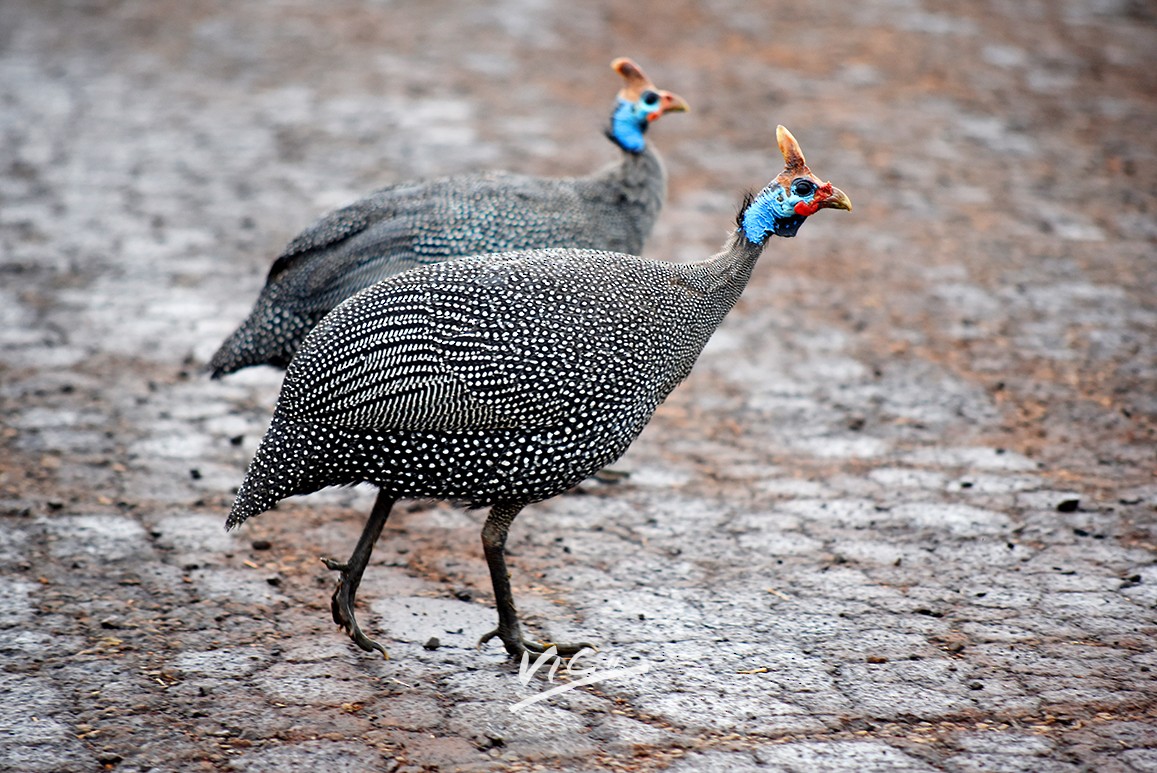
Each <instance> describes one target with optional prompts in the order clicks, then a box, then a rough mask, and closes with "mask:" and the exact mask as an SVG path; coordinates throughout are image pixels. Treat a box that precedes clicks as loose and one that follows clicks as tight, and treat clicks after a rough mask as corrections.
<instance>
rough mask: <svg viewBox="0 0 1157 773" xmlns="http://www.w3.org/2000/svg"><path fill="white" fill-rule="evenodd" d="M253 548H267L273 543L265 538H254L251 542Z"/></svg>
mask: <svg viewBox="0 0 1157 773" xmlns="http://www.w3.org/2000/svg"><path fill="white" fill-rule="evenodd" d="M250 544H252V545H253V549H254V550H269V549H270V548H272V547H273V543H272V542H270V541H269V540H267V539H255V540H253V542H252V543H250Z"/></svg>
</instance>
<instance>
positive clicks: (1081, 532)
mask: <svg viewBox="0 0 1157 773" xmlns="http://www.w3.org/2000/svg"><path fill="white" fill-rule="evenodd" d="M1073 534H1076V535H1077V536H1078V537H1087V536H1089V533H1088V532H1087V531H1085V530H1084V529H1077V528H1075V527H1074V528H1073Z"/></svg>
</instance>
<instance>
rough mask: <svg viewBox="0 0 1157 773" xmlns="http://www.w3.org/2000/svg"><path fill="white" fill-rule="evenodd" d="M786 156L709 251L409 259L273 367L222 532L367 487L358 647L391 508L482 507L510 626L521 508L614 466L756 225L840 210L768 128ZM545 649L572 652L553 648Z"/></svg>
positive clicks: (740, 263)
mask: <svg viewBox="0 0 1157 773" xmlns="http://www.w3.org/2000/svg"><path fill="white" fill-rule="evenodd" d="M777 137H778V140H779V147H780V150H781V151H782V153H783V156H784V160H785V161H786V169H785V170H784V171H783V172H782V173H781V174H780V175H779V176H777V177H776V179H775V180H773V181H772V182H771V183H770V184H769V185H768V186H767V187H766V188H764V189H763V191H761V192H760V193H759V194H758V195H757V196H754V197H752V196H748V197H747V199H746V200H745V201H744V204H743V207H742V208H741V210H740V212H739V216H738V218H737V224H738V228H737V229H736V231H735V233H734V234H733V235H732V236H731V238H730V240H729V241H728V243H727V245H726V247H725V249H724V250H723V252H721V253H719V254H717V255H715V256H714V257H712V258H710V259H708V260H705V261H702V262H699V263H691V264H685V265H677V264H673V263H666V262H661V261H652V260H644V259H643V258H639V257H635V256H631V255H622V254H614V253H609V252H598V251H591V250H578V249H550V250H532V251H523V252H507V253H502V254H497V255H482V256H475V257H468V258H462V259H460V260H454V261H449V262H445V263H440V264H434V265H430V266H424V267H422V268H418V269H415V270H413V271H409V272H407V273H405V274H401V275H398V276H394V277H391V278H389V279H386V280H384V281H382V282H380V283H378V284H377V285H375V286H374V287H372V288H370V289H368V290H365V291H364V292H361V293H359V294H358V295H356V296H355V297H353V298H351V299H350V300H348V301H347V302H345V303H343V304H342V305H341V306H339V307H338V308H337V309H335V310H334V311H333V312H332V313H331V314H329V315H328V316H327V317H326V318H325V319H324V320H322V321H321V323H320V324H318V325H317V327H316V328H315V329H314V330H313V332H312V333H310V335H309V336H308V337H307V338H306V340H305V342H304V343H303V344H302V346H301V348H300V350H299V351H298V353H297V356H296V357H295V358H294V359H293V362H292V363H291V364H290V366H289V370H288V372H287V373H286V376H285V381H284V383H283V385H282V389H281V396H280V398H279V400H278V403H277V408H276V410H275V411H274V415H273V420H272V422H271V424H270V426H269V430H268V431H267V432H266V434H265V437H264V439H263V440H262V441H261V445H260V446H259V447H258V449H257V453H256V455H255V456H254V458H253V461H252V462H251V463H250V465H249V471H248V473H247V474H246V477H245V480H244V482H243V483H242V484H241V487H240V489H239V490H238V492H237V498H236V501H235V502H234V503H233V509H232V512H231V513H230V515H229V519H228V522H227V527H229V528H232V527H236V526H238V525H240V524H241V523H242V522H243V521H245V519H247V518H249V517H251V516H254V515H257V514H259V513H262V512H264V511H265V510H268V509H269V508H270V507H272V506H273V505H274V504H275V503H276V502H278V501H279V500H281V499H283V498H285V497H287V496H290V495H293V494H306V493H309V492H311V491H316V490H318V489H320V488H323V487H325V486H336V485H349V484H354V483H359V482H369V483H373V484H375V485H377V486H378V487H379V488H380V492H379V494H378V498H377V501H376V502H375V504H374V508H373V512H372V513H371V515H370V518H369V520H368V522H367V523H366V526H365V530H364V531H363V533H362V536H361V538H360V540H359V541H358V545H357V547H356V549H355V550H354V552H353V554H352V555H351V556H350V559H349V561H347V562H345V563H339V562H337V561H327V565H328V566H329V567H330V568H331V569H334V570H337V571H340V572H341V579H340V580H339V581H338V586H337V589H336V590H335V591H334V594H333V601H332V611H333V617H334V620H335V621H336V622H337V623H338V624H339V625H341V626H343V627H344V628H345V629H346V631H347V632H348V633H349V635H350V637H351V638H352V639H353V640H354V641H355V642H356V643H357V644H358V645H359V646H361V647H362V648H363V649H365V650H367V651H369V650H375V649H376V650H379V651H381V652H382V653H385V649H383V648H382V646H381V645H380V644H378V643H377V642H375V641H372V640H371V639H369V638H368V637H367V636H365V634H363V633H362V631H361V628H360V627H359V626H358V623H357V620H356V618H355V616H354V597H355V594H356V592H357V587H358V584H359V582H360V581H361V577H362V573H363V572H364V570H365V567H366V564H367V562H368V561H369V557H370V553H371V551H372V550H373V546H374V542H375V541H376V540H377V538H378V535H379V534H380V533H381V530H382V527H383V525H384V524H385V521H386V518H387V516H388V515H389V512H390V509H391V507H392V506H393V503H394V502H395V501H396V500H397V499H399V498H403V497H415V498H435V499H448V500H453V501H459V502H464V503H465V504H466V505H468V506H469V507H483V506H491V507H492V509H491V512H490V515H489V517H488V518H487V519H486V524H485V526H484V527H483V529H482V544H483V547H484V550H485V554H486V561H487V564H488V566H489V569H490V576H491V581H492V582H493V585H494V595H495V602H496V605H497V607H498V627H497V629H496V630H494V631H492V632H490V633H488V634H486V636H484V637H482V642H485V641H487V640H489V639H490V638H492V637H493V636H498V637H499V638H500V639H501V640H502V643H503V644H504V645H505V647H506V650H507V652H509V653H510V654H511V656H514V657H518V656H520V655H521V654H522V653H524V652H526V651H527V650H531V651H536V652H541V651H543V647H542V645H539V644H536V643H534V642H529V641H525V640H524V639H523V637H522V632H521V627H520V625H519V622H518V616H517V613H516V612H515V608H514V600H513V597H512V595H511V592H510V580H509V576H508V574H507V571H506V562H505V557H504V554H503V551H504V547H505V543H506V534H507V530H508V529H509V527H510V524H511V522H512V521H513V520H514V518H515V516H516V515H517V514H518V512H519V511H520V510H521V509H522V508H523V507H524V506H525V505H527V504H530V503H532V502H538V501H541V500H543V499H547V498H548V497H552V496H555V495H556V494H559V493H561V492H562V491H564V490H566V489H567V488H569V487H571V486H574V485H575V484H577V483H578V482H580V481H581V480H583V479H584V478H586V477H587V476H588V475H590V474H591V473H593V472H594V471H596V470H598V469H600V468H601V467H603V466H604V465H606V464H609V463H611V462H613V461H614V460H615V459H617V458H618V457H619V456H620V455H621V454H622V453H623V452H624V451H626V449H627V446H629V445H630V444H631V442H632V441H633V440H634V439H635V437H636V436H638V434H639V432H641V431H642V429H643V427H644V426H645V425H646V423H647V422H648V421H649V420H650V418H651V415H652V414H653V413H654V411H655V409H656V408H657V407H658V405H659V403H661V402H662V401H663V399H664V398H665V397H666V396H667V395H668V394H669V393H670V392H671V390H672V389H674V388H675V386H676V385H677V384H679V382H681V381H682V380H683V379H684V378H685V377H686V376H687V374H688V373H689V372H690V370H691V367H692V365H694V363H695V360H696V358H697V357H698V356H699V352H700V351H701V350H702V349H703V346H704V345H705V344H706V343H707V339H708V338H709V337H710V336H711V334H712V333H713V332H714V330H715V329H716V327H718V325H719V323H720V322H721V321H722V320H723V317H724V315H726V314H727V312H728V311H729V310H730V309H731V307H732V306H733V305H734V304H735V302H736V301H737V300H738V298H739V295H740V293H741V292H742V291H743V288H744V287H745V286H746V284H747V281H748V279H749V277H750V276H751V271H752V269H753V268H754V267H755V263H756V260H757V259H758V258H759V255H760V253H762V252H763V248H764V244H765V242H766V240H767V238H768V236H769V235H773V234H774V235H777V236H794V235H795V233H796V230H797V229H798V228H799V226H800V224H801V223H803V221H804V219H805V218H807V217H808V216H809V215H812V214H814V213H815V212H817V211H818V210H820V209H823V208H834V209H847V210H850V209H851V202H850V201H849V200H848V197H847V196H846V195H844V193H843V192H842V191H840V190H839V189H837V188H833V187H832V185H831V183H825V182H822V181H821V180H819V179H818V178H817V177H815V176H814V175H813V174H812V173H811V171H810V170H809V169H808V167H807V165H806V164H805V162H804V157H803V154H802V153H801V152H800V149H799V146H798V144H797V143H796V141H795V139H794V138H793V137H792V136H791V134H790V133H789V132H788V131H787V130H786V129H784V128H783V127H782V126H781V127H779V128H778V130H777ZM556 646H557V647H558V651H559V653H560V654H561V655H563V656H566V655H569V654H574V653H575V652H577V651H578V649H580V648H581V647H582V646H585V645H556Z"/></svg>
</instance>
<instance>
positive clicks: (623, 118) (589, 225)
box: [209, 59, 688, 378]
mask: <svg viewBox="0 0 1157 773" xmlns="http://www.w3.org/2000/svg"><path fill="white" fill-rule="evenodd" d="M611 66H612V67H613V68H614V69H615V71H616V72H618V73H619V75H621V76H622V77H623V79H624V80H625V81H626V83H625V84H624V87H623V89H622V90H621V91H620V92H619V94H618V97H617V99H616V103H615V109H614V113H613V114H612V115H611V124H610V127H609V128H608V129H607V136H608V137H609V138H610V139H611V140H612V141H613V142H614V143H615V144H616V145H618V146H619V148H621V149H622V151H623V157H622V159H621V160H620V161H619V162H617V163H614V164H612V165H610V166H608V167H606V168H604V169H602V170H600V171H598V172H596V173H595V174H593V175H590V176H587V177H578V178H565V179H558V178H545V177H528V176H524V175H515V174H508V173H502V172H492V173H488V174H478V175H465V176H458V177H447V178H442V179H436V180H419V181H414V182H404V183H399V184H396V185H391V186H389V187H386V188H382V189H381V190H378V191H375V192H374V193H372V194H370V195H369V196H367V197H366V198H364V199H362V200H360V201H358V202H356V203H354V204H351V205H349V206H347V207H344V208H342V209H339V210H336V211H335V212H332V213H330V214H329V215H327V216H325V217H323V218H322V219H321V220H319V221H318V222H317V223H315V224H314V225H313V226H311V227H310V228H308V229H307V230H306V231H305V232H304V233H302V234H301V235H299V236H298V237H297V238H296V239H294V240H293V241H292V242H290V243H289V246H288V247H286V248H285V252H283V253H282V254H281V257H279V258H278V259H277V261H276V262H275V263H274V264H273V267H272V268H271V269H270V270H269V276H268V277H267V278H266V280H265V287H263V288H262V290H261V294H260V295H259V296H258V298H257V301H256V303H255V304H254V306H253V310H252V311H251V312H250V313H249V317H248V318H247V319H246V320H245V322H244V323H243V324H242V325H241V327H240V328H238V329H237V330H236V331H235V332H234V333H233V334H232V335H231V336H229V338H228V339H226V341H225V343H223V344H222V345H221V348H220V349H218V350H217V353H216V354H214V355H213V358H212V359H211V360H210V362H209V369H210V371H211V372H212V375H213V378H220V377H221V376H223V375H225V374H227V373H232V372H234V371H237V370H240V369H241V368H245V367H248V366H250V365H261V364H269V365H273V366H275V367H279V368H284V367H285V366H286V365H287V364H288V363H289V361H290V359H292V357H293V353H294V352H295V351H297V347H298V346H300V345H301V341H302V339H304V338H305V336H306V334H307V333H309V331H310V330H311V329H312V328H313V326H314V325H316V324H317V322H318V320H320V319H321V318H322V317H324V316H325V315H326V313H328V312H329V310H330V309H332V308H333V307H335V306H337V305H338V304H339V303H341V302H342V301H344V300H345V299H346V298H348V297H350V296H351V295H353V294H354V293H356V292H357V291H359V290H363V289H365V288H367V287H369V286H370V285H372V284H374V283H375V282H377V281H379V280H381V279H385V278H386V277H388V276H392V275H393V274H397V273H400V272H402V271H405V270H407V269H410V268H414V267H415V266H419V265H423V264H426V263H436V262H440V261H443V260H446V259H448V258H453V257H461V256H465V255H479V254H482V253H486V252H500V251H503V250H514V249H536V248H539V247H583V248H588V249H596V250H611V251H614V252H626V253H630V254H632V255H638V254H640V253H641V252H642V250H643V242H644V241H645V240H646V238H647V236H648V235H649V234H650V233H651V227H652V226H653V225H654V224H655V219H656V218H657V217H658V216H659V210H660V209H661V208H662V206H663V199H664V198H665V197H666V195H667V175H666V172H665V171H664V169H663V162H662V160H661V159H660V158H659V155H658V154H657V153H656V152H655V150H654V149H653V148H652V147H651V145H650V144H649V143H647V142H646V141H645V138H644V134H645V132H646V131H647V126H648V125H649V124H650V123H651V122H652V121H654V120H656V119H657V118H659V117H660V116H661V115H663V114H664V113H670V112H678V111H684V110H687V109H688V107H687V103H686V102H685V101H684V100H683V98H682V97H679V96H678V95H676V94H672V93H670V92H668V91H662V90H660V89H656V88H655V86H654V84H652V83H651V81H650V80H649V79H648V78H647V76H646V75H644V74H643V71H642V69H641V68H640V67H639V66H638V65H637V64H635V63H634V62H632V61H631V60H630V59H616V60H615V61H613V62H612V63H611Z"/></svg>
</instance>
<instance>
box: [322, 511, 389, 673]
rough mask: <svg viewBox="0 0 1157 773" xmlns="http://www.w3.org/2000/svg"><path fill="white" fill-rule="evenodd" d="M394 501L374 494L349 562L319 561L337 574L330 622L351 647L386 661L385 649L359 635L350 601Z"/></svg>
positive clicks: (356, 589) (355, 594) (352, 600)
mask: <svg viewBox="0 0 1157 773" xmlns="http://www.w3.org/2000/svg"><path fill="white" fill-rule="evenodd" d="M394 502H395V498H394V497H392V496H390V495H388V494H387V493H386V492H384V491H379V492H378V498H377V499H376V500H375V501H374V509H373V510H372V511H371V512H370V517H369V520H367V521H366V526H365V528H364V529H362V536H361V537H359V538H358V544H357V547H355V548H354V552H353V553H352V554H351V555H350V558H349V561H346V562H345V563H341V562H340V561H334V560H333V559H332V558H323V559H321V560H322V563H324V564H325V565H326V566H327V567H329V568H330V569H332V570H334V571H335V572H341V577H340V578H339V579H338V581H337V587H336V588H334V591H333V598H332V599H331V600H330V611H331V612H332V613H333V621H334V622H335V623H337V624H338V625H340V626H341V627H342V628H344V629H345V631H346V633H348V634H349V637H350V638H351V639H353V641H354V644H356V645H358V646H359V647H361V648H362V649H363V650H365V651H366V652H373V651H374V650H377V651H378V652H380V653H382V656H383V657H385V658H386V659H387V660H389V657H390V656H389V654H388V653H387V652H386V648H385V647H383V646H382V645H380V644H378V643H377V642H376V641H374V640H373V639H371V638H370V637H368V636H366V635H365V634H364V633H362V629H361V626H359V625H358V621H357V618H356V617H355V616H354V599H355V597H356V596H357V592H358V585H360V584H361V582H362V574H363V573H364V572H365V571H366V565H367V564H368V563H369V562H370V554H372V553H373V552H374V543H375V542H377V541H378V537H379V536H381V533H382V527H383V526H385V525H386V519H387V518H389V517H390V509H391V508H392V507H393V506H394Z"/></svg>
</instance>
